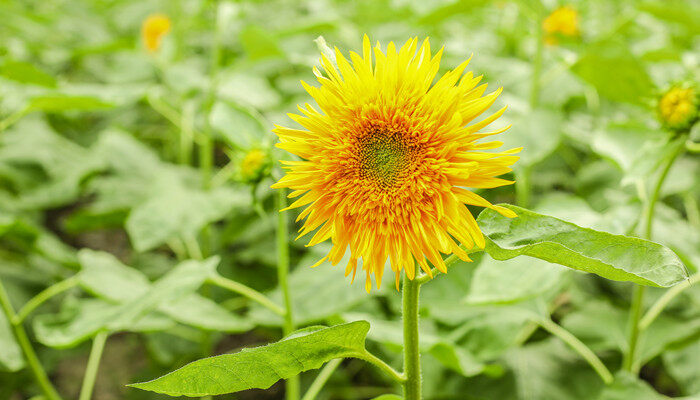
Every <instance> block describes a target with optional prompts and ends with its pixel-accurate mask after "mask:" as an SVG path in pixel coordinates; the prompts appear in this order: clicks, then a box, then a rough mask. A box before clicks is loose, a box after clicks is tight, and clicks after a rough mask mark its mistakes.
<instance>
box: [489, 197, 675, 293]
mask: <svg viewBox="0 0 700 400" xmlns="http://www.w3.org/2000/svg"><path fill="white" fill-rule="evenodd" d="M505 207H507V208H509V209H511V210H513V211H515V213H516V214H518V217H517V218H506V217H503V216H501V215H500V214H498V213H497V212H495V211H492V210H489V209H486V210H484V211H483V212H482V213H481V215H479V219H478V222H479V225H480V226H481V229H482V231H483V232H484V234H485V235H486V236H487V238H488V240H487V245H486V252H487V253H489V255H490V256H491V257H493V258H495V259H497V260H508V259H511V258H513V257H517V256H519V255H527V256H531V257H535V258H539V259H542V260H545V261H549V262H552V263H556V264H561V265H564V266H566V267H569V268H573V269H577V270H580V271H584V272H590V273H594V274H597V275H600V276H602V277H603V278H607V279H611V280H615V281H630V282H635V283H637V284H641V285H647V286H659V287H669V286H673V285H675V284H676V283H678V282H680V281H682V280H683V279H686V278H687V277H688V273H687V271H686V269H685V266H684V265H683V263H682V262H681V260H680V259H679V258H678V256H677V255H676V254H675V253H674V252H673V251H671V250H670V249H668V248H666V247H664V246H662V245H660V244H658V243H654V242H650V241H647V240H642V239H639V238H634V237H627V236H621V235H613V234H610V233H607V232H601V231H595V230H593V229H588V228H581V227H580V226H577V225H574V224H572V223H570V222H566V221H562V220H560V219H557V218H554V217H550V216H547V215H542V214H537V213H535V212H532V211H529V210H526V209H524V208H520V207H516V206H511V205H505Z"/></svg>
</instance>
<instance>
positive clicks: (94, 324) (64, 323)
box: [32, 298, 175, 348]
mask: <svg viewBox="0 0 700 400" xmlns="http://www.w3.org/2000/svg"><path fill="white" fill-rule="evenodd" d="M123 313H124V306H123V305H121V304H112V303H108V302H106V301H104V300H100V299H80V300H77V299H73V298H69V299H68V300H67V301H65V302H64V304H63V307H62V308H61V311H60V312H59V313H56V314H42V315H38V316H36V317H35V318H34V319H33V320H32V324H33V327H34V334H35V335H36V338H37V340H38V341H39V342H40V343H42V344H44V345H46V346H50V347H57V348H67V347H73V346H75V345H77V344H78V343H80V342H82V341H85V340H87V339H89V338H91V337H92V336H94V335H95V334H96V333H97V332H99V331H101V330H105V329H107V327H108V326H110V327H111V328H109V329H108V330H111V331H132V332H140V331H147V332H149V331H159V330H164V329H169V328H172V326H173V325H174V324H175V323H174V322H173V320H172V319H170V318H167V317H166V316H164V315H162V314H157V313H152V314H149V315H146V316H143V317H141V318H139V319H138V320H136V321H125V320H124V319H121V320H120V323H121V324H120V325H117V324H116V323H115V322H114V321H115V320H117V319H119V317H120V316H121V315H122V314H123ZM126 323H130V325H126Z"/></svg>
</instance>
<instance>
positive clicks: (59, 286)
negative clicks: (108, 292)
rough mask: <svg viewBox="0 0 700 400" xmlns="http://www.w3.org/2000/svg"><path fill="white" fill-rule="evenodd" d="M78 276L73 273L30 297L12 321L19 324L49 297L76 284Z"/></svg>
mask: <svg viewBox="0 0 700 400" xmlns="http://www.w3.org/2000/svg"><path fill="white" fill-rule="evenodd" d="M78 282H79V280H78V278H77V277H76V276H75V275H74V276H71V277H70V278H68V279H65V280H62V281H61V282H58V283H56V284H54V285H51V286H49V287H47V288H46V289H44V290H42V291H41V292H39V294H37V295H36V296H34V297H32V298H31V299H30V300H29V301H28V302H27V303H26V304H25V305H24V306H23V307H22V308H21V309H20V310H19V312H18V313H17V315H15V318H14V320H13V321H12V323H13V324H15V325H19V324H21V323H22V322H23V321H24V320H25V318H27V316H28V315H29V314H31V313H32V312H33V311H34V310H36V309H37V307H39V306H40V305H42V304H44V302H46V301H47V300H49V299H50V298H52V297H54V296H57V295H59V294H61V293H63V292H65V291H66V290H69V289H71V288H73V287H75V286H77V285H78Z"/></svg>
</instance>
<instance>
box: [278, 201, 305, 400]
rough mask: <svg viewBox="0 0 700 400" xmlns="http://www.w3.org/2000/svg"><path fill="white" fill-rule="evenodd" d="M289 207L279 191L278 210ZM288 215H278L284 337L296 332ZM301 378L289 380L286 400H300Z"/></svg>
mask: <svg viewBox="0 0 700 400" xmlns="http://www.w3.org/2000/svg"><path fill="white" fill-rule="evenodd" d="M286 207H287V191H286V190H285V189H279V190H278V191H277V209H278V210H283V209H285V208H286ZM288 225H289V224H288V221H287V215H286V214H285V213H283V212H278V213H277V280H278V284H279V286H280V288H281V289H282V298H283V300H284V324H283V325H282V328H283V332H284V335H285V336H286V335H289V334H290V333H292V332H293V331H294V315H293V310H292V297H291V295H290V293H289V243H288V240H289V226H288ZM299 386H300V385H299V376H294V377H291V378H289V379H287V386H286V391H285V395H286V399H287V400H298V399H299V394H300V389H299Z"/></svg>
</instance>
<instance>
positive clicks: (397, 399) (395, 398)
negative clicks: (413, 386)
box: [372, 394, 403, 400]
mask: <svg viewBox="0 0 700 400" xmlns="http://www.w3.org/2000/svg"><path fill="white" fill-rule="evenodd" d="M372 400H403V397H401V396H399V395H396V394H383V395H381V396H379V397H375V398H373V399H372Z"/></svg>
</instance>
